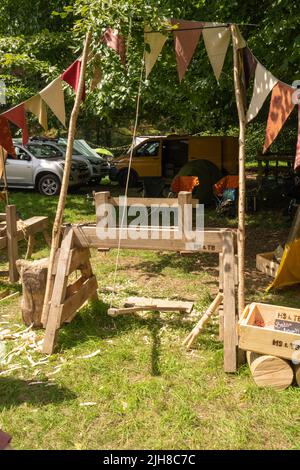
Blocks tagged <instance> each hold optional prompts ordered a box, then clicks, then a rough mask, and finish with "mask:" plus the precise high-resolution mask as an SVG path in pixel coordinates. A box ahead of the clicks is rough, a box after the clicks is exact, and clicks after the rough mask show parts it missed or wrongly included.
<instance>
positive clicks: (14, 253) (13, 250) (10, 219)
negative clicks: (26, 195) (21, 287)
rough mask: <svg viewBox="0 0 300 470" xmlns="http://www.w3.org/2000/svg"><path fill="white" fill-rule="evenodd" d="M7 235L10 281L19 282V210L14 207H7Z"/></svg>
mask: <svg viewBox="0 0 300 470" xmlns="http://www.w3.org/2000/svg"><path fill="white" fill-rule="evenodd" d="M6 235H7V255H8V264H9V280H10V282H17V281H18V280H19V272H18V269H17V264H16V263H17V259H18V239H17V209H16V206H14V205H10V206H6Z"/></svg>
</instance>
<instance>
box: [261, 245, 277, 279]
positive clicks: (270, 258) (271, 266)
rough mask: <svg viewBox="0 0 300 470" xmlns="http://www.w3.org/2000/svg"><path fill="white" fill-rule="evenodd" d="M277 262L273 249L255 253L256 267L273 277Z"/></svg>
mask: <svg viewBox="0 0 300 470" xmlns="http://www.w3.org/2000/svg"><path fill="white" fill-rule="evenodd" d="M278 268H279V263H278V262H277V261H275V258H274V251H270V252H268V253H259V254H258V255H256V269H258V271H261V272H262V273H265V274H268V276H271V277H275V276H276V273H277V269H278Z"/></svg>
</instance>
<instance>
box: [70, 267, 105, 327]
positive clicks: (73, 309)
mask: <svg viewBox="0 0 300 470" xmlns="http://www.w3.org/2000/svg"><path fill="white" fill-rule="evenodd" d="M97 287H98V285H97V280H96V277H95V276H92V277H90V278H89V279H86V280H85V282H84V283H83V284H82V285H81V287H80V290H78V291H77V292H75V293H74V294H73V295H71V296H70V297H69V298H67V299H66V300H65V302H64V304H63V305H62V314H61V323H65V322H66V323H69V322H71V321H72V320H73V318H74V317H75V315H76V313H77V310H79V309H80V307H82V305H83V304H84V303H85V302H86V301H87V300H89V299H90V298H91V297H92V296H93V294H94V293H95V291H97Z"/></svg>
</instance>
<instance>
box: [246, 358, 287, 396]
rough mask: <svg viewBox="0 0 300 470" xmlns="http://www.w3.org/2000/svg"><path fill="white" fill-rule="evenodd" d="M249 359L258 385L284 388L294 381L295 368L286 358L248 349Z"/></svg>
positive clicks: (277, 388) (278, 388)
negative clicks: (261, 353) (265, 354)
mask: <svg viewBox="0 0 300 470" xmlns="http://www.w3.org/2000/svg"><path fill="white" fill-rule="evenodd" d="M247 361H248V364H249V367H250V370H251V374H252V377H253V380H254V382H255V383H256V385H257V386H258V387H271V388H274V389H276V390H284V389H286V388H287V387H289V386H290V385H291V384H292V382H293V379H294V373H293V369H292V367H291V365H290V363H289V362H288V361H286V360H284V359H281V358H279V357H275V356H261V355H259V354H257V353H254V352H252V351H247Z"/></svg>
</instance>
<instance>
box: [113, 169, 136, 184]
mask: <svg viewBox="0 0 300 470" xmlns="http://www.w3.org/2000/svg"><path fill="white" fill-rule="evenodd" d="M126 181H127V170H121V171H120V172H119V174H118V182H119V185H120V186H121V188H125V186H126ZM137 184H138V175H137V174H136V172H135V171H133V170H131V171H130V175H129V187H130V188H135V187H136V186H137Z"/></svg>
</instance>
